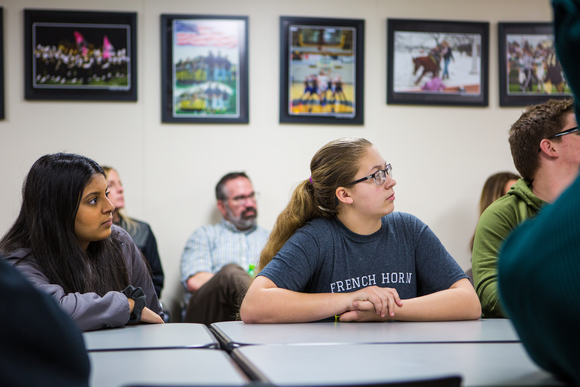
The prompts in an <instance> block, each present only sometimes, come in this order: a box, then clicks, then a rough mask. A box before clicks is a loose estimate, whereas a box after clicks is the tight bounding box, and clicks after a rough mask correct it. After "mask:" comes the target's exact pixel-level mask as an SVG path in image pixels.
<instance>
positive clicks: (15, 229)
mask: <svg viewBox="0 0 580 387" xmlns="http://www.w3.org/2000/svg"><path fill="white" fill-rule="evenodd" d="M98 174H102V175H103V176H105V173H104V172H103V170H102V169H101V167H100V166H99V165H98V164H97V163H96V162H94V161H93V160H91V159H89V158H88V157H84V156H80V155H76V154H69V153H55V154H50V155H45V156H42V157H41V158H39V159H38V160H36V162H35V163H34V164H33V165H32V168H31V169H30V172H28V176H27V177H26V179H25V181H24V184H23V187H22V207H21V208H20V214H19V215H18V218H16V221H15V222H14V225H12V227H11V228H10V230H9V231H8V232H7V233H6V235H4V237H3V238H2V240H0V251H1V252H2V253H4V254H5V255H8V256H9V255H10V253H11V252H13V251H14V250H16V249H21V248H23V249H26V250H28V253H27V255H26V256H25V257H23V258H22V260H25V261H30V262H32V263H33V264H35V265H37V266H38V267H39V269H40V270H41V271H42V273H43V274H44V275H45V276H46V277H47V278H48V280H49V281H50V283H53V284H58V285H60V286H62V288H63V289H64V291H65V293H72V292H79V293H87V292H95V293H97V294H99V295H100V296H103V295H104V294H105V293H107V292H108V291H111V290H116V291H119V290H123V289H124V288H125V287H126V286H128V285H129V276H128V274H127V267H126V265H125V262H124V259H123V256H122V253H121V248H120V243H121V242H120V241H119V240H118V239H117V238H116V233H112V234H111V236H109V237H108V238H106V239H104V240H101V241H97V242H90V243H89V246H88V248H87V250H86V251H84V250H83V249H82V248H81V246H80V244H79V242H78V239H77V236H76V233H75V219H76V216H77V211H78V209H79V204H80V200H81V196H82V194H83V190H84V189H85V187H86V186H87V184H88V183H89V182H90V180H91V178H92V177H93V176H95V175H98ZM17 264H18V263H17Z"/></svg>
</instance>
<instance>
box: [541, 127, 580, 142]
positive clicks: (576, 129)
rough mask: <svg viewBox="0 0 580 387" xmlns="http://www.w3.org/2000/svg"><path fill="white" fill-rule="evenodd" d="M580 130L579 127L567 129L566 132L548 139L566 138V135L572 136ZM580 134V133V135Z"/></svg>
mask: <svg viewBox="0 0 580 387" xmlns="http://www.w3.org/2000/svg"><path fill="white" fill-rule="evenodd" d="M579 130H580V128H579V127H577V126H575V127H573V128H570V129H566V130H564V131H563V132H560V133H556V134H555V135H553V136H550V137H548V138H549V139H550V138H556V137H562V136H565V135H567V134H570V133H574V132H577V131H579ZM579 134H580V133H579Z"/></svg>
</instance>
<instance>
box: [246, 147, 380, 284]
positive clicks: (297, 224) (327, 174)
mask: <svg viewBox="0 0 580 387" xmlns="http://www.w3.org/2000/svg"><path fill="white" fill-rule="evenodd" d="M371 146H372V143H371V142H370V141H368V140H366V139H364V138H358V137H345V138H340V139H338V140H335V141H331V142H329V143H328V144H326V145H325V146H323V147H322V148H321V149H319V150H318V152H316V154H315V155H314V157H313V158H312V161H311V162H310V171H311V174H312V175H311V177H310V178H309V179H306V180H304V181H302V182H301V183H300V184H298V186H297V187H296V189H295V190H294V192H293V193H292V197H291V198H290V202H289V203H288V205H287V206H286V208H285V209H284V210H283V211H282V213H281V214H280V215H279V216H278V219H277V220H276V223H275V224H274V228H273V230H272V233H271V234H270V238H269V239H268V242H267V243H266V246H264V249H263V250H262V253H261V254H260V262H259V264H258V269H257V272H258V273H259V272H260V271H261V270H262V269H263V268H264V267H265V266H266V265H267V264H268V263H270V261H271V260H272V258H274V256H275V255H276V254H277V253H278V251H280V249H281V248H282V246H284V244H285V243H286V242H287V241H288V239H290V237H291V236H292V235H294V232H296V230H298V229H299V228H301V227H304V225H306V223H308V222H309V221H311V220H313V219H315V218H319V217H331V216H334V215H335V214H336V213H338V210H339V208H338V207H337V205H338V203H337V200H336V189H337V188H338V187H343V186H346V185H347V184H348V183H349V182H351V181H353V180H354V177H355V175H356V173H357V172H358V168H359V160H360V159H361V157H362V156H364V154H365V153H366V151H367V149H368V148H370V147H371Z"/></svg>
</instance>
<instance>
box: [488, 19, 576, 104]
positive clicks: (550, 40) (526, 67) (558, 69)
mask: <svg viewBox="0 0 580 387" xmlns="http://www.w3.org/2000/svg"><path fill="white" fill-rule="evenodd" d="M498 39H499V44H498V47H499V55H498V57H499V105H500V106H528V105H533V104H539V103H542V102H546V101H547V100H548V99H563V98H572V91H571V90H570V88H569V86H568V84H567V81H566V78H565V77H564V72H563V71H562V66H561V65H560V61H559V60H558V58H557V56H556V50H555V45H554V26H553V24H552V23H541V22H539V23H532V22H526V23H518V22H513V23H512V22H500V23H498ZM546 90H549V91H550V92H546Z"/></svg>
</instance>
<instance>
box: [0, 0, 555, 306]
mask: <svg viewBox="0 0 580 387" xmlns="http://www.w3.org/2000/svg"><path fill="white" fill-rule="evenodd" d="M0 6H2V7H4V55H5V96H6V97H5V98H6V119H5V120H3V121H0V165H1V166H2V167H1V172H0V179H1V181H2V189H1V190H0V234H2V235H3V234H4V233H5V232H6V231H7V230H8V228H9V227H10V225H11V224H12V222H13V221H14V219H15V217H16V215H17V213H18V210H19V206H20V191H21V187H22V182H23V178H24V176H25V175H26V173H27V172H28V170H29V169H30V166H31V165H32V163H33V162H34V161H35V160H36V159H37V158H38V157H40V156H41V155H43V154H46V153H52V152H57V151H69V152H76V153H81V154H84V155H86V156H89V157H91V158H93V159H95V160H96V161H97V162H99V163H102V164H108V165H112V166H114V167H115V168H117V170H118V171H119V173H120V175H121V178H122V180H123V182H124V185H125V199H126V200H125V202H126V208H127V211H128V213H129V214H130V215H131V216H133V217H136V218H138V219H142V220H145V221H147V222H149V223H150V224H151V226H152V228H153V231H154V233H155V235H156V237H157V242H158V245H159V252H160V255H161V259H162V263H163V267H164V270H165V273H166V285H165V290H164V294H163V297H162V301H164V302H165V303H166V304H168V305H169V306H171V307H172V308H173V309H174V310H175V307H176V301H177V300H178V298H179V297H180V296H181V294H182V288H181V285H180V283H179V259H180V256H181V252H182V249H183V246H184V244H185V241H186V240H187V238H188V236H189V235H190V234H191V232H192V231H193V230H195V229H196V228H198V227H199V226H201V225H204V224H207V223H210V222H216V221H218V220H219V214H218V212H217V210H216V209H215V199H214V196H213V191H214V186H215V184H216V182H217V180H218V179H219V177H221V176H222V175H223V174H225V173H227V172H229V171H232V170H245V171H246V172H247V173H248V174H249V175H250V177H251V178H252V180H253V183H254V187H255V189H256V191H258V192H260V193H261V198H260V202H259V223H260V224H261V225H263V226H264V227H266V228H268V229H271V228H272V226H273V224H274V222H275V219H276V216H277V215H278V214H279V212H280V211H281V210H282V209H283V208H284V206H285V205H286V203H287V201H288V198H289V194H290V192H291V191H292V189H293V188H294V187H295V185H296V184H297V183H298V182H299V181H301V180H303V179H307V178H308V177H309V175H310V172H309V163H310V159H311V157H312V155H313V154H314V153H315V151H316V150H317V149H319V148H320V147H321V146H322V145H324V144H325V143H327V142H328V141H330V140H333V139H336V138H338V137H342V136H362V137H366V138H368V139H369V140H371V141H372V142H373V143H374V144H375V145H376V146H377V147H378V148H379V150H380V151H381V153H382V155H383V156H384V157H385V159H386V160H387V162H390V163H392V165H393V167H394V174H395V175H394V176H395V179H396V181H397V186H396V187H395V191H396V197H397V199H396V202H395V204H396V209H397V210H398V211H404V212H409V213H412V214H414V215H416V216H418V217H419V218H421V219H422V220H423V221H425V222H426V223H427V224H428V225H430V226H431V228H432V229H433V230H434V232H435V233H436V234H437V235H438V236H439V238H440V239H441V240H442V242H443V244H444V245H445V247H446V248H447V249H448V250H449V251H450V253H451V254H452V255H453V256H454V257H455V259H456V260H457V261H458V262H459V264H460V265H461V266H462V267H463V268H464V269H468V268H469V267H470V252H469V249H468V243H469V240H470V237H471V235H472V232H473V230H474V227H475V225H476V223H477V217H478V213H477V205H478V200H479V195H480V192H481V188H482V186H483V183H484V181H485V179H486V178H487V176H489V175H490V174H492V173H495V172H498V171H502V170H510V171H515V169H514V167H513V163H512V160H511V155H510V151H509V146H508V142H507V131H508V129H509V127H510V125H511V124H512V123H513V122H514V121H515V120H516V119H517V118H518V117H519V115H520V112H521V110H522V109H521V108H500V107H499V98H498V83H499V79H498V53H497V47H498V45H497V23H498V21H549V20H551V18H552V13H551V8H550V3H549V0H509V1H505V0H486V1H476V0H439V1H432V0H406V1H399V0H358V1H352V0H293V1H275V0H212V1H183V0H164V1H156V0H101V1H99V2H94V1H81V0H0ZM97 7H98V8H97ZM24 8H44V9H86V10H110V11H132V12H137V13H138V42H137V44H138V64H137V66H138V70H137V71H138V101H137V102H81V101H69V102H62V101H26V100H24V76H23V69H24V63H23V61H24V59H23V58H24V53H23V45H24V43H23V41H24V39H23V19H24V15H23V9H24ZM162 13H183V14H224V15H230V14H231V15H247V16H249V54H250V55H249V79H250V81H249V90H250V103H249V106H250V123H249V124H247V125H202V124H197V125H194V124H177V125H176V124H162V123H161V107H160V104H161V95H160V91H161V90H160V88H161V87H160V85H161V58H160V50H161V49H160V14H162ZM280 16H312V17H336V18H360V19H364V20H365V23H366V27H365V28H366V30H365V124H364V126H331V125H323V126H316V125H289V124H280V123H279V122H278V111H279V91H278V85H279V53H280V48H279V17H280ZM387 18H417V19H419V18H423V19H442V20H472V21H488V22H490V53H489V58H490V71H489V106H488V107H485V108H466V107H421V106H394V105H389V106H387V105H386V97H385V96H386V44H387V42H386V19H387ZM174 316H175V315H174Z"/></svg>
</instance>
